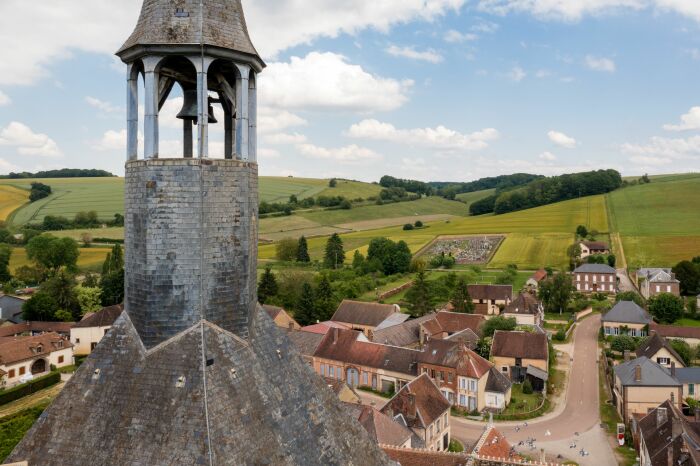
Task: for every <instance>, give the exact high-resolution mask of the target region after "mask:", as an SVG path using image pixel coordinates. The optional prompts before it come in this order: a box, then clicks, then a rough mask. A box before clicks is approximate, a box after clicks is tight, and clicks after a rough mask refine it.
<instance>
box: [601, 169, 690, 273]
mask: <svg viewBox="0 0 700 466" xmlns="http://www.w3.org/2000/svg"><path fill="white" fill-rule="evenodd" d="M607 204H608V208H609V210H610V218H611V221H612V229H613V231H618V232H619V233H620V236H621V238H622V244H623V247H624V251H625V257H626V259H627V263H628V266H629V267H630V268H637V267H641V266H657V267H659V266H672V265H675V264H676V263H677V262H679V261H681V260H683V259H689V258H692V257H694V256H697V255H700V175H698V174H687V175H673V176H672V175H667V176H660V177H652V182H651V183H650V184H645V185H637V186H631V187H628V188H625V189H621V190H618V191H615V192H613V193H611V194H609V195H608V202H607Z"/></svg>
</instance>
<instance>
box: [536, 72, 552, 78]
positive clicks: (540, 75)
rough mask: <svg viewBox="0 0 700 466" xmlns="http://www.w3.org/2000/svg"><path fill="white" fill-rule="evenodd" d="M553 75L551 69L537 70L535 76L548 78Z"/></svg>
mask: <svg viewBox="0 0 700 466" xmlns="http://www.w3.org/2000/svg"><path fill="white" fill-rule="evenodd" d="M551 75H552V72H551V71H549V70H537V72H536V73H535V77H536V78H539V79H542V78H548V77H550V76H551Z"/></svg>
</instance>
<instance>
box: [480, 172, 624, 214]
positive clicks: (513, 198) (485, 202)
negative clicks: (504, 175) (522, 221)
mask: <svg viewBox="0 0 700 466" xmlns="http://www.w3.org/2000/svg"><path fill="white" fill-rule="evenodd" d="M621 186H622V176H621V175H620V173H619V172H617V171H616V170H596V171H590V172H584V173H575V174H571V175H561V176H553V177H550V178H540V179H537V180H534V181H532V182H530V183H528V184H527V185H525V186H523V187H522V188H517V189H513V190H509V191H505V192H502V193H498V192H497V193H496V194H495V195H493V196H489V197H486V198H484V199H481V200H480V201H477V202H475V203H473V204H472V205H471V206H469V213H470V214H471V215H482V214H488V213H492V212H493V213H495V214H497V215H498V214H505V213H507V212H515V211H518V210H525V209H531V208H533V207H538V206H542V205H546V204H553V203H555V202H561V201H566V200H569V199H575V198H578V197H583V196H594V195H596V194H605V193H609V192H610V191H614V190H616V189H618V188H620V187H621Z"/></svg>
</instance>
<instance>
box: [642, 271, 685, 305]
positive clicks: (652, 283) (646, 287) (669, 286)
mask: <svg viewBox="0 0 700 466" xmlns="http://www.w3.org/2000/svg"><path fill="white" fill-rule="evenodd" d="M637 282H638V283H639V290H640V291H641V293H642V296H644V298H646V299H649V298H651V297H652V296H656V295H658V294H661V293H671V294H672V295H675V296H680V295H681V282H680V281H678V280H676V274H674V273H673V272H672V271H671V269H639V270H638V271H637Z"/></svg>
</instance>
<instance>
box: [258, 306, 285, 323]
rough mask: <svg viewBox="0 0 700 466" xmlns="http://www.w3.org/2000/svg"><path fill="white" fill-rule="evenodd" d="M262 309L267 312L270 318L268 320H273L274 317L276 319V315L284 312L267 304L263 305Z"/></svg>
mask: <svg viewBox="0 0 700 466" xmlns="http://www.w3.org/2000/svg"><path fill="white" fill-rule="evenodd" d="M262 308H263V309H264V310H265V312H267V315H269V316H270V319H272V320H275V317H277V314H279V313H280V312H281V311H284V309H282V308H281V307H278V306H271V305H269V304H263V305H262Z"/></svg>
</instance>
